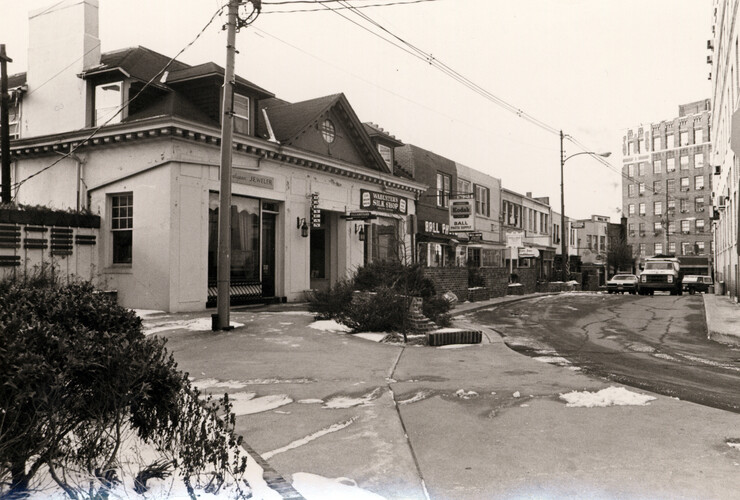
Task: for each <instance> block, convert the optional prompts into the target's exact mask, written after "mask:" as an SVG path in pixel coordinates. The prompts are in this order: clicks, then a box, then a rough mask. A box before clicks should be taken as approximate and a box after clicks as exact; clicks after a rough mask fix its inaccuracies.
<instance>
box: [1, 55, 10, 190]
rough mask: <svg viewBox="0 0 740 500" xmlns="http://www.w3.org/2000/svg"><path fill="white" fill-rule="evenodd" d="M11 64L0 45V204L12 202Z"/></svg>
mask: <svg viewBox="0 0 740 500" xmlns="http://www.w3.org/2000/svg"><path fill="white" fill-rule="evenodd" d="M9 62H13V60H12V59H11V58H9V57H8V56H7V55H6V54H5V44H0V98H1V100H0V154H1V155H2V168H1V169H0V180H1V181H2V202H3V203H10V202H11V201H13V198H12V196H11V195H10V129H9V127H10V124H9V121H10V120H9V119H8V115H9V114H10V96H9V95H8V63H9Z"/></svg>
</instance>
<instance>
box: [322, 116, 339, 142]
mask: <svg viewBox="0 0 740 500" xmlns="http://www.w3.org/2000/svg"><path fill="white" fill-rule="evenodd" d="M320 130H321V137H323V138H324V141H326V142H327V143H328V144H331V143H332V142H334V139H336V137H337V136H336V129H335V128H334V123H332V121H331V120H329V119H327V120H324V122H323V123H322V124H321V128H320Z"/></svg>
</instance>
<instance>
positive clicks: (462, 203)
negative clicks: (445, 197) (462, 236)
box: [450, 198, 475, 232]
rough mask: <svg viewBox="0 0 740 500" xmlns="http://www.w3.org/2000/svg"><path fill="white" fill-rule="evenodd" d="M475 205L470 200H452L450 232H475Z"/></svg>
mask: <svg viewBox="0 0 740 500" xmlns="http://www.w3.org/2000/svg"><path fill="white" fill-rule="evenodd" d="M473 203H474V200H472V199H470V198H452V199H451V200H450V231H452V232H460V231H473V230H474V229H475V225H474V223H473Z"/></svg>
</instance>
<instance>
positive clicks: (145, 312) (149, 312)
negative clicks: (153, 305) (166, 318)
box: [132, 309, 164, 319]
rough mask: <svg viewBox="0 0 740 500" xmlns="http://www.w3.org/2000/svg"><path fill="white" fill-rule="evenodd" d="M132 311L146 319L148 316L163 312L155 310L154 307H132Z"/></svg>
mask: <svg viewBox="0 0 740 500" xmlns="http://www.w3.org/2000/svg"><path fill="white" fill-rule="evenodd" d="M132 311H134V313H135V314H136V315H137V316H138V317H140V318H141V319H146V318H147V317H149V316H155V315H160V314H164V311H157V310H156V309H132Z"/></svg>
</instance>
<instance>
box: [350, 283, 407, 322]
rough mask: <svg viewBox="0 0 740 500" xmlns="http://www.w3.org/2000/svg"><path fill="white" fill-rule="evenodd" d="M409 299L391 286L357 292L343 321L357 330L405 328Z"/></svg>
mask: <svg viewBox="0 0 740 500" xmlns="http://www.w3.org/2000/svg"><path fill="white" fill-rule="evenodd" d="M406 302H407V301H406V300H404V299H403V298H402V297H400V296H399V295H398V294H397V293H396V292H395V291H393V290H391V289H390V288H389V287H386V286H380V287H378V288H377V290H376V291H375V292H367V293H361V294H357V295H356V296H355V299H354V300H353V301H352V303H351V304H350V305H349V307H348V308H347V310H346V314H345V316H344V318H342V320H343V321H342V322H343V323H344V324H346V325H347V326H349V327H350V328H352V330H354V331H355V332H360V331H365V332H367V331H370V332H386V331H392V330H400V329H402V328H403V324H404V320H405V319H406V313H407V311H408V305H407V303H406Z"/></svg>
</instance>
